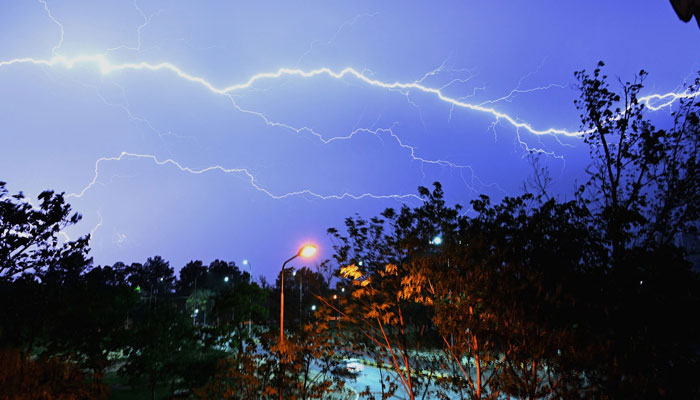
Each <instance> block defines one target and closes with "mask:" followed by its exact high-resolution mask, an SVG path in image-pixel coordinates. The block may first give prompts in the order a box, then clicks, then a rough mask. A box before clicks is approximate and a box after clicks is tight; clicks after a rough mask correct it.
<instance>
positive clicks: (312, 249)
mask: <svg viewBox="0 0 700 400" xmlns="http://www.w3.org/2000/svg"><path fill="white" fill-rule="evenodd" d="M314 254H316V246H314V245H313V244H307V245H304V246H303V247H302V248H301V249H299V251H298V252H297V254H295V255H294V256H293V257H291V258H290V259H289V260H287V261H285V262H284V263H283V264H282V272H281V275H280V277H281V278H280V280H281V281H282V283H281V290H280V351H281V350H282V349H283V348H284V267H286V266H287V263H288V262H290V261H292V260H293V259H295V258H297V257H299V256H301V257H304V258H309V257H313V255H314Z"/></svg>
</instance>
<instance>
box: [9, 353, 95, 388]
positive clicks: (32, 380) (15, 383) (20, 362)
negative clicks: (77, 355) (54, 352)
mask: <svg viewBox="0 0 700 400" xmlns="http://www.w3.org/2000/svg"><path fill="white" fill-rule="evenodd" d="M106 394H107V391H106V388H105V387H104V386H102V385H101V384H99V383H93V382H90V381H88V380H86V377H85V376H84V375H83V374H82V372H81V371H80V369H79V368H78V367H77V366H76V365H74V364H71V363H69V362H64V361H61V360H59V359H56V358H51V359H43V358H40V359H38V360H32V359H30V357H29V356H28V355H26V354H22V353H21V352H20V351H18V350H16V349H14V350H13V349H3V350H0V398H3V399H12V400H78V399H100V398H105V397H106Z"/></svg>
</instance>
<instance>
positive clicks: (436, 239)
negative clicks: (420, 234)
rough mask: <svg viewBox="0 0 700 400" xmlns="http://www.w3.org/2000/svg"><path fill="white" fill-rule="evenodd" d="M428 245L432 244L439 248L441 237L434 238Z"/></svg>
mask: <svg viewBox="0 0 700 400" xmlns="http://www.w3.org/2000/svg"><path fill="white" fill-rule="evenodd" d="M430 244H434V245H435V246H439V245H441V244H442V237H441V236H435V237H434V238H433V240H431V241H430Z"/></svg>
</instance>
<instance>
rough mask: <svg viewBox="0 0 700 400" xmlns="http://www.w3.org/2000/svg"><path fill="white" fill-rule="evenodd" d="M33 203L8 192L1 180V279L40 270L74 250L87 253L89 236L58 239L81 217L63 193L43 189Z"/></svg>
mask: <svg viewBox="0 0 700 400" xmlns="http://www.w3.org/2000/svg"><path fill="white" fill-rule="evenodd" d="M38 199H39V201H40V203H39V205H38V206H34V205H33V204H31V202H30V201H29V200H28V199H26V198H25V197H24V195H23V194H22V193H21V192H20V193H18V194H15V195H12V196H8V190H7V189H6V188H5V182H2V181H0V280H12V279H13V278H15V277H16V276H17V275H18V274H21V273H23V272H25V271H34V272H39V271H42V270H44V269H46V268H47V267H49V266H52V265H55V264H57V263H58V262H60V260H61V259H63V258H66V257H71V256H72V255H74V254H79V255H80V254H85V253H87V245H88V240H89V237H88V236H85V237H82V238H80V239H78V240H75V241H66V242H65V243H60V240H59V233H60V232H62V231H63V230H64V229H65V228H66V227H68V226H70V225H74V224H76V223H77V222H78V221H80V215H79V214H77V213H72V214H71V208H70V205H69V204H67V203H66V202H65V199H64V197H63V193H59V194H55V193H54V192H52V191H44V192H42V193H41V194H39V196H38Z"/></svg>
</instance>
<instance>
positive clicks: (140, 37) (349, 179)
mask: <svg viewBox="0 0 700 400" xmlns="http://www.w3.org/2000/svg"><path fill="white" fill-rule="evenodd" d="M117 3H118V4H117ZM221 3H223V2H219V1H211V2H206V1H196V2H193V1H158V2H153V1H149V2H146V1H135V2H133V3H130V2H110V3H109V5H105V3H104V2H94V1H55V0H54V1H51V0H47V1H46V2H41V1H36V2H34V1H24V2H7V3H6V4H5V3H4V4H3V5H2V6H0V7H1V8H0V36H1V37H2V38H3V39H4V40H2V41H0V124H1V129H0V135H1V139H2V140H1V141H0V180H4V181H7V182H8V186H9V189H10V190H11V191H13V192H14V191H19V190H22V191H24V192H25V193H26V194H27V195H30V196H36V195H37V194H38V193H39V192H40V191H41V190H43V189H47V188H49V189H55V190H57V191H64V192H66V193H67V194H68V196H69V197H70V199H69V201H70V202H71V203H72V204H73V207H74V209H76V210H77V211H79V212H80V213H81V214H83V221H82V222H81V223H80V224H78V225H77V226H75V227H72V228H70V229H69V230H68V231H67V232H65V233H66V235H67V236H68V237H71V238H75V237H78V236H80V235H83V234H86V233H88V232H92V233H93V239H92V242H91V247H92V256H93V257H94V259H95V262H96V263H98V264H112V263H114V262H116V261H124V262H127V263H130V262H135V261H139V262H142V261H144V260H145V259H146V258H147V257H149V256H153V255H156V254H158V255H161V256H162V257H164V258H165V259H167V260H170V261H171V265H172V266H173V267H175V268H176V269H179V268H180V267H181V266H183V265H184V264H185V263H186V262H187V261H189V260H191V259H201V260H203V261H205V262H209V261H211V260H213V259H216V258H219V259H225V260H229V261H236V262H237V263H238V264H240V263H241V261H242V260H243V259H248V260H250V262H251V264H252V266H253V270H254V271H253V273H254V274H255V275H260V274H263V275H267V276H268V277H271V276H273V275H274V274H276V273H277V271H278V270H279V268H280V266H281V263H282V261H284V260H285V259H286V258H288V257H289V256H291V255H292V254H294V253H295V252H296V250H297V249H298V247H299V246H300V245H301V244H302V243H303V242H305V241H313V242H316V243H317V244H318V245H319V248H320V255H319V257H318V258H317V259H316V260H315V261H311V262H309V265H310V266H312V267H313V265H314V264H315V263H316V262H318V261H320V260H321V259H323V258H328V257H330V256H331V252H330V245H331V243H330V241H329V239H328V238H327V237H326V235H325V231H326V229H327V228H329V227H341V226H342V224H343V220H344V218H345V217H348V216H351V215H353V214H354V213H359V214H360V215H364V216H367V217H369V216H372V215H375V214H376V213H378V212H379V211H381V210H382V209H384V208H385V207H400V206H401V205H402V204H404V203H407V204H409V205H417V204H419V202H418V200H416V199H415V197H413V196H415V194H416V188H417V186H419V185H424V186H429V185H430V184H431V183H432V182H433V181H436V180H438V181H441V182H442V183H443V185H444V187H445V190H446V192H447V197H448V199H449V201H450V202H452V203H455V202H459V203H461V204H467V203H468V202H469V200H470V199H473V198H474V197H475V196H476V195H478V194H480V193H486V194H489V195H491V196H493V197H495V198H500V197H502V196H504V195H517V194H519V193H520V188H521V186H522V182H523V181H524V180H525V179H527V177H528V175H529V174H530V173H531V170H530V169H529V166H528V161H527V157H526V156H527V154H528V151H529V150H534V151H537V152H542V154H543V161H544V162H545V164H546V165H547V166H548V167H549V168H550V169H551V172H552V175H553V177H554V179H555V187H554V189H555V190H556V191H557V193H559V194H560V196H562V197H566V196H570V193H571V189H572V187H573V185H574V183H575V181H576V180H579V181H580V180H581V179H582V177H583V172H582V171H583V168H584V167H585V165H586V164H587V158H586V157H587V151H586V148H585V147H584V146H583V143H582V141H581V140H580V138H579V137H578V136H577V135H576V132H577V130H578V129H579V122H578V119H577V118H578V117H577V115H578V113H577V112H576V110H575V108H574V106H573V100H574V99H575V98H576V97H577V92H576V89H575V83H576V82H575V80H574V76H573V72H574V71H576V70H580V69H588V70H592V69H593V68H594V67H595V64H596V62H597V61H598V60H604V61H605V62H606V64H607V72H608V73H609V74H610V75H611V76H614V77H617V76H619V77H621V78H622V79H630V78H632V76H633V74H634V73H636V72H637V71H639V70H640V69H645V70H647V71H649V72H650V76H649V78H648V80H647V82H646V88H645V89H644V92H643V94H644V95H652V94H655V93H656V94H664V93H668V92H671V91H674V90H675V91H677V90H680V88H681V86H682V84H683V83H684V82H685V81H687V80H689V79H692V78H693V77H694V76H695V73H696V71H697V70H699V69H700V30H698V28H697V26H696V24H695V23H694V22H693V23H690V24H684V23H682V22H680V21H679V20H678V18H677V17H676V15H675V13H674V12H673V9H672V8H671V6H670V4H669V3H668V2H667V1H661V0H660V1H653V2H652V1H648V2H634V7H630V6H629V4H630V2H619V1H586V2H582V1H579V2H562V1H537V2H532V1H508V2H505V1H491V2H486V1H460V2H457V1H446V2H424V1H422V2H419V1H411V2H394V1H382V2H329V1H313V2H309V1H304V2H301V1H284V2H271V1H254V2H249V4H235V5H222V4H221ZM266 74H267V75H266ZM659 104H660V102H659V101H656V102H652V103H651V105H654V106H658V105H659ZM668 113H669V108H668V107H661V108H660V109H659V110H658V111H655V112H653V113H650V116H651V117H652V118H655V119H658V120H659V121H662V120H663V119H664V117H666V116H668ZM549 129H555V131H553V132H550V131H548V130H549ZM296 265H297V266H300V265H301V264H300V263H297V264H296Z"/></svg>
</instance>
